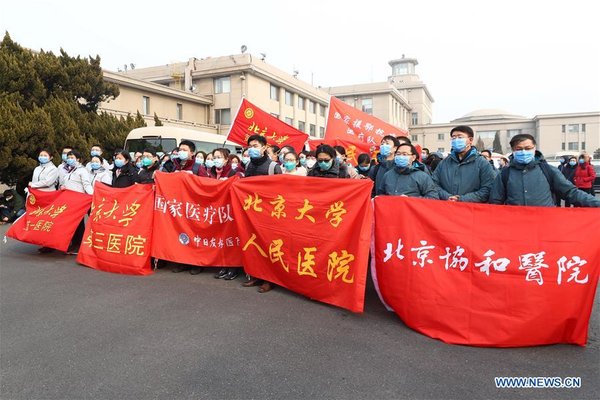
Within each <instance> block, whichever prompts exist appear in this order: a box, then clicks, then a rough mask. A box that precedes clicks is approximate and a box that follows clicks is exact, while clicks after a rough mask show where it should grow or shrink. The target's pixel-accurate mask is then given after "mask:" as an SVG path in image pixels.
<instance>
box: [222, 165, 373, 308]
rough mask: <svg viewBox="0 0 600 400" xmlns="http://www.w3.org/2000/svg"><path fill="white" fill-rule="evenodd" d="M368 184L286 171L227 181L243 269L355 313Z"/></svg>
mask: <svg viewBox="0 0 600 400" xmlns="http://www.w3.org/2000/svg"><path fill="white" fill-rule="evenodd" d="M372 186H373V183H372V182H371V181H370V180H362V179H360V180H359V179H327V178H312V177H301V176H292V175H276V176H264V177H263V176H260V177H251V178H245V179H242V180H240V181H238V182H236V183H235V184H234V185H233V195H232V196H233V199H232V200H233V203H232V204H233V210H234V215H235V218H236V223H237V227H238V231H239V235H240V238H241V241H242V246H243V247H242V251H243V259H244V268H245V270H246V272H247V273H248V274H250V275H252V276H255V277H258V278H261V279H264V280H267V281H269V282H273V283H276V284H277V285H280V286H283V287H285V288H287V289H289V290H292V291H294V292H297V293H300V294H303V295H305V296H307V297H310V298H312V299H315V300H318V301H321V302H324V303H328V304H333V305H335V306H338V307H342V308H346V309H348V310H351V311H354V312H362V311H363V308H364V296H365V283H366V272H367V263H368V257H369V242H370V236H371V221H372V209H371V202H370V193H371V189H372Z"/></svg>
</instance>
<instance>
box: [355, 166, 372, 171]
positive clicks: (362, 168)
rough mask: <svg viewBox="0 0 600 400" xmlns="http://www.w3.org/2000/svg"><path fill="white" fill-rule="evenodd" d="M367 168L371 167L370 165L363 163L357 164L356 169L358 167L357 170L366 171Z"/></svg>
mask: <svg viewBox="0 0 600 400" xmlns="http://www.w3.org/2000/svg"><path fill="white" fill-rule="evenodd" d="M369 168H371V166H370V165H366V166H365V165H359V166H358V169H359V170H361V171H362V172H366V171H368V170H369Z"/></svg>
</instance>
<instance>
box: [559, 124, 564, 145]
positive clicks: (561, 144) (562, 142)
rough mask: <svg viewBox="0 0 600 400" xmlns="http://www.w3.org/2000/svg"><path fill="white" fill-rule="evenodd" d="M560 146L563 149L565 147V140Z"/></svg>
mask: <svg viewBox="0 0 600 400" xmlns="http://www.w3.org/2000/svg"><path fill="white" fill-rule="evenodd" d="M563 126H564V125H563ZM560 147H561V149H562V150H564V149H565V142H562V144H561V146H560Z"/></svg>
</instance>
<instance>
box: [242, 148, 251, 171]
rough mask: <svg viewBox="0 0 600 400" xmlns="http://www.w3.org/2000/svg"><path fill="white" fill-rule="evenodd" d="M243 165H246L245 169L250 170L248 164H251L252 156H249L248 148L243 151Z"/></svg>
mask: <svg viewBox="0 0 600 400" xmlns="http://www.w3.org/2000/svg"><path fill="white" fill-rule="evenodd" d="M241 160H242V164H243V165H244V169H246V168H248V164H250V156H249V155H248V148H247V147H246V148H245V149H244V151H242V159H241Z"/></svg>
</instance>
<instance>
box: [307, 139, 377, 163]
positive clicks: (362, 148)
mask: <svg viewBox="0 0 600 400" xmlns="http://www.w3.org/2000/svg"><path fill="white" fill-rule="evenodd" d="M323 143H325V144H328V145H330V146H342V147H343V148H344V149H346V159H347V161H348V162H349V163H351V164H352V165H358V156H359V155H360V154H361V153H367V154H368V155H369V157H370V156H371V147H370V146H369V145H367V144H366V143H363V142H357V141H356V140H351V139H345V138H334V139H329V140H325V139H311V140H309V141H308V146H309V148H310V149H311V150H313V151H314V150H316V149H317V147H318V146H319V145H321V144H323Z"/></svg>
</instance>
